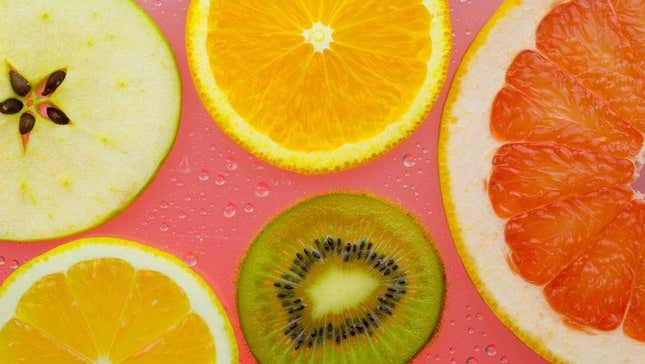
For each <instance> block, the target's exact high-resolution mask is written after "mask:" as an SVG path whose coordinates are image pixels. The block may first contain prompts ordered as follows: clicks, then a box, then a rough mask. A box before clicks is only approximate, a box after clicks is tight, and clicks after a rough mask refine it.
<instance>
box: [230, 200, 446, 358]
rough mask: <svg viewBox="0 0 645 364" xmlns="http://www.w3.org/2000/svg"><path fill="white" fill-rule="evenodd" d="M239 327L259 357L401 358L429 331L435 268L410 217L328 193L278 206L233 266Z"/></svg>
mask: <svg viewBox="0 0 645 364" xmlns="http://www.w3.org/2000/svg"><path fill="white" fill-rule="evenodd" d="M237 287H238V288H237V304H238V312H239V315H240V321H241V324H242V330H243V331H244V335H245V336H246V339H247V341H248V343H249V346H250V348H251V351H252V352H253V354H254V355H255V357H256V358H257V359H258V360H259V361H260V362H263V363H404V362H406V361H408V360H409V359H410V358H411V357H413V356H414V355H415V354H416V353H417V352H418V351H419V350H420V349H421V348H422V347H423V345H424V344H425V343H426V342H427V341H428V339H429V338H430V336H431V335H432V333H433V332H434V331H435V330H436V328H437V325H438V322H439V319H440V316H441V312H442V309H443V302H444V295H445V293H444V292H445V281H444V273H443V266H442V264H441V261H440V258H439V256H438V255H437V252H436V251H435V249H434V247H433V244H432V242H431V240H430V238H429V237H428V235H427V234H426V233H425V231H424V230H423V229H422V228H421V226H419V224H418V223H417V222H416V220H415V219H414V218H412V217H411V216H409V215H408V214H406V213H405V212H403V211H401V210H400V209H399V208H398V207H396V206H393V205H391V204H389V203H387V202H384V201H381V200H378V199H375V198H373V197H369V196H365V195H356V194H345V193H334V194H328V195H324V196H320V197H315V198H313V199H310V200H307V201H304V202H302V203H300V204H298V205H296V206H295V207H292V208H291V209H289V210H287V211H286V212H284V213H282V214H281V215H279V216H278V217H276V218H275V219H274V220H273V221H272V222H270V223H269V224H268V225H267V226H266V227H265V229H264V230H263V231H262V232H261V233H260V234H259V236H258V237H257V238H256V240H255V241H254V242H253V244H252V246H251V248H250V249H249V252H248V253H247V256H246V258H245V259H244V262H243V263H242V267H241V271H240V276H239V281H238V286H237Z"/></svg>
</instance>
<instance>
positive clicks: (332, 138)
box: [207, 0, 432, 152]
mask: <svg viewBox="0 0 645 364" xmlns="http://www.w3.org/2000/svg"><path fill="white" fill-rule="evenodd" d="M379 4H381V2H379V1H378V0H371V1H344V2H320V1H302V2H296V3H294V2H287V1H277V2H276V1H254V2H238V1H226V2H213V5H212V7H211V11H210V17H209V36H208V41H207V48H208V53H209V54H211V55H217V56H213V57H210V66H211V70H212V72H213V75H214V77H215V79H216V81H217V84H218V86H219V87H220V88H221V89H222V90H223V92H224V93H225V94H226V96H227V98H228V102H229V103H230V104H231V106H232V107H233V109H234V110H235V111H236V112H237V113H238V114H239V115H240V116H241V117H242V118H243V119H244V120H245V121H247V122H248V123H249V124H250V125H251V126H253V127H254V128H255V129H256V130H258V131H260V132H261V133H262V134H265V135H267V136H269V137H270V138H271V140H273V141H274V142H276V143H278V144H280V145H282V146H284V147H286V148H289V149H291V150H298V151H303V152H314V151H324V150H333V149H335V148H338V147H340V146H342V145H344V144H348V143H354V142H359V141H361V140H364V139H366V138H369V137H372V136H375V135H377V134H379V133H381V132H383V131H384V130H385V128H386V127H387V126H388V125H390V124H391V123H393V122H394V121H397V120H399V119H401V118H402V117H403V115H404V114H405V113H406V111H407V110H409V109H410V107H411V105H412V103H413V101H414V99H415V97H416V95H417V94H418V93H419V91H420V89H421V87H422V85H423V83H424V81H425V78H426V74H427V67H428V65H427V63H428V59H429V56H430V53H431V51H432V47H431V42H430V34H429V32H428V29H429V26H430V21H431V19H430V15H429V13H428V11H427V9H425V8H424V5H423V3H422V2H416V3H413V2H411V1H409V0H407V1H406V0H400V1H388V3H387V6H382V5H379ZM366 10H368V11H367V12H366ZM220 19H235V21H234V22H233V21H230V22H228V21H221V20H220ZM314 24H321V25H324V26H328V27H330V28H331V29H332V30H333V35H332V40H331V43H330V44H329V46H328V47H327V48H326V49H324V50H323V51H322V52H320V51H315V49H314V47H313V46H312V44H311V43H309V42H305V39H304V37H303V31H305V30H308V29H310V28H312V26H313V25H314ZM314 37H323V34H320V33H319V34H314ZM321 39H322V38H321ZM240 45H243V47H240Z"/></svg>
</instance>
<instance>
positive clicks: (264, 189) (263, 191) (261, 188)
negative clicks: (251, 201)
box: [255, 182, 270, 198]
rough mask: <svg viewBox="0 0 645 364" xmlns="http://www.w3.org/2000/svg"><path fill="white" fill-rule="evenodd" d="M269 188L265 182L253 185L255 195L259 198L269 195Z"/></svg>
mask: <svg viewBox="0 0 645 364" xmlns="http://www.w3.org/2000/svg"><path fill="white" fill-rule="evenodd" d="M269 193H270V190H269V185H268V184H267V183H266V182H260V183H258V184H257V186H255V195H256V196H258V197H260V198H265V197H267V196H269Z"/></svg>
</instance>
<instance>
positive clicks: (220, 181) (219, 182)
mask: <svg viewBox="0 0 645 364" xmlns="http://www.w3.org/2000/svg"><path fill="white" fill-rule="evenodd" d="M225 183H226V177H224V175H221V174H218V175H217V176H216V177H215V184H216V185H217V186H224V184H225Z"/></svg>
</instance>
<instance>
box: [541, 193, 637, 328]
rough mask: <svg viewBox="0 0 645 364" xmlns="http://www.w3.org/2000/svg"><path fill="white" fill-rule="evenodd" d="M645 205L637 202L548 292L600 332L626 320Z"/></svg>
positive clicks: (560, 307)
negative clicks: (624, 317)
mask: <svg viewBox="0 0 645 364" xmlns="http://www.w3.org/2000/svg"><path fill="white" fill-rule="evenodd" d="M643 224H645V204H643V203H640V202H637V201H635V202H632V203H631V204H629V205H628V207H627V208H626V209H625V210H623V211H622V212H621V213H620V214H619V215H618V216H617V217H616V219H615V220H614V221H613V222H612V223H610V224H609V225H608V226H607V228H606V229H605V230H604V231H603V232H602V233H601V234H600V235H599V236H598V238H597V239H594V240H595V242H594V243H593V245H592V246H591V247H590V248H589V249H588V250H587V251H586V252H585V253H584V254H582V255H581V256H580V257H579V258H578V259H576V260H575V261H574V262H573V263H572V264H571V265H569V266H568V267H567V268H566V269H565V270H564V271H562V272H561V273H560V274H558V276H557V277H556V278H555V279H554V280H553V281H551V282H550V283H549V284H548V285H547V286H546V288H545V290H544V294H545V296H546V299H547V301H548V302H549V304H551V307H553V309H554V310H556V311H557V312H559V313H561V314H563V315H564V316H565V317H567V319H569V320H572V321H574V322H575V323H577V324H581V325H584V326H588V327H593V328H595V329H599V330H613V329H615V328H617V327H618V326H619V325H620V323H621V322H622V321H623V316H624V315H625V311H626V309H627V303H628V302H629V299H630V293H631V290H632V283H633V281H634V277H635V274H636V271H637V269H638V265H639V254H640V249H641V248H642V246H644V245H643V241H642V240H643Z"/></svg>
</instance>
